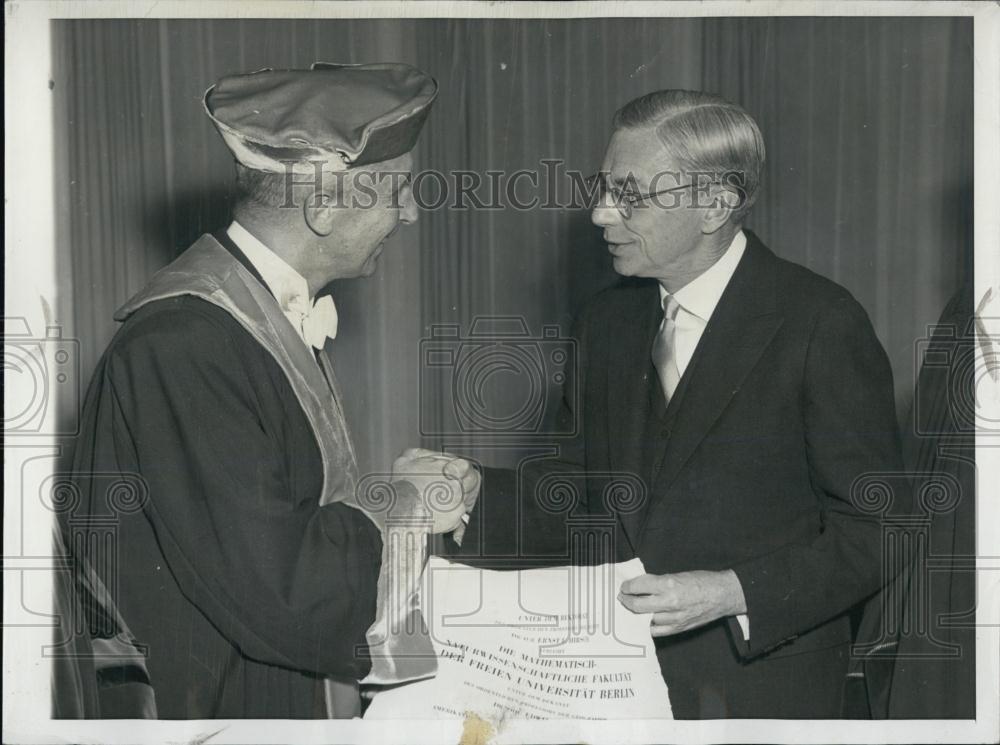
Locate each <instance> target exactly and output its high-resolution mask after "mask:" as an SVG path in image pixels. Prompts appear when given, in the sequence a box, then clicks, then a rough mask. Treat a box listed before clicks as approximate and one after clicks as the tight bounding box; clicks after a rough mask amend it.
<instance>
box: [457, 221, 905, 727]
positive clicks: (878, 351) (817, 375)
mask: <svg viewBox="0 0 1000 745" xmlns="http://www.w3.org/2000/svg"><path fill="white" fill-rule="evenodd" d="M747 239H748V240H747V248H746V252H745V254H744V256H743V258H742V259H741V261H740V263H739V265H738V266H737V268H736V270H735V272H734V274H733V277H732V279H731V280H730V282H729V284H728V286H727V287H726V290H725V292H724V293H723V295H722V298H721V299H720V301H719V304H718V306H717V307H716V309H715V312H714V314H713V315H712V318H711V320H710V321H709V323H708V325H707V327H706V329H705V332H704V334H703V335H702V337H701V339H700V341H699V343H698V346H697V348H696V350H695V353H694V356H693V358H692V360H691V362H690V364H689V365H688V367H687V369H686V371H685V373H684V375H683V376H682V378H681V380H680V383H679V385H678V388H677V390H676V392H675V393H674V395H673V397H672V398H671V400H670V404H669V406H667V405H666V404H665V402H664V398H663V394H662V391H661V389H660V386H659V382H658V379H657V375H656V371H655V369H654V367H653V365H652V362H651V359H650V350H651V346H652V342H653V339H654V337H655V334H656V332H657V329H658V326H659V323H660V321H661V319H662V315H663V312H662V309H661V307H660V298H659V293H658V290H657V286H656V282H655V281H644V280H639V281H633V280H629V281H624V282H622V283H620V284H619V285H617V286H615V287H613V288H611V289H609V290H607V291H605V292H603V293H601V294H600V295H599V296H597V297H596V298H595V299H594V300H593V301H592V302H591V303H589V304H588V306H587V308H586V309H585V310H584V312H583V313H582V315H581V317H580V318H579V319H578V322H577V324H576V327H575V330H574V332H573V337H574V338H575V340H576V342H577V357H578V363H577V365H576V367H575V369H574V370H570V373H571V374H572V373H574V372H575V373H576V374H575V375H573V376H572V378H571V380H570V383H569V384H568V385H567V388H566V395H565V397H564V406H563V409H562V417H563V418H564V421H563V422H562V423H561V426H560V427H559V429H558V430H557V431H574V432H576V435H575V436H573V437H570V438H567V439H565V440H563V441H561V442H560V445H561V453H560V458H558V459H551V460H549V461H546V460H534V461H531V462H525V463H523V464H522V465H521V467H520V468H519V470H518V472H517V473H512V472H505V471H500V470H494V469H486V470H485V474H484V480H483V487H482V493H481V496H480V498H479V501H478V503H477V505H476V508H475V510H474V511H473V514H472V516H471V522H470V526H469V528H468V530H467V532H466V534H465V537H464V539H463V542H462V546H461V549H460V553H461V555H462V556H463V558H464V559H465V560H467V561H470V562H476V563H483V564H487V565H492V566H497V567H502V566H504V565H507V566H512V565H514V564H520V565H522V566H523V565H525V564H530V563H532V562H535V563H565V562H566V561H568V560H571V561H608V560H614V559H617V560H619V561H621V560H626V559H629V558H631V557H633V556H638V557H639V558H640V559H641V560H642V561H643V564H644V566H645V568H646V571H647V572H650V573H653V574H664V573H670V572H682V571H689V570H724V569H732V570H734V571H735V572H736V575H737V576H738V578H739V580H740V583H741V585H742V587H743V591H744V594H745V596H746V603H747V609H748V615H749V619H750V639H749V642H747V641H745V640H744V638H743V634H742V631H741V630H740V628H739V626H738V625H737V623H736V621H735V618H728V619H720V620H718V621H715V622H713V623H710V624H707V625H705V626H703V627H701V628H698V629H693V630H690V631H687V632H685V633H682V634H677V635H674V636H669V637H660V638H657V639H656V640H655V644H656V649H657V655H658V658H659V661H660V665H661V669H662V671H663V676H664V678H665V679H666V682H667V684H668V687H669V690H670V698H671V704H672V709H673V714H674V716H675V717H677V718H684V719H689V718H721V717H733V718H745V717H777V718H833V717H839V716H841V712H842V709H843V696H844V687H845V685H844V684H845V676H846V673H847V663H848V658H849V653H850V651H849V644H850V642H851V624H850V620H849V617H848V615H847V613H848V611H849V609H851V608H852V606H854V605H855V604H857V603H859V602H860V601H862V600H864V599H865V598H866V597H867V596H870V595H872V594H873V593H874V592H875V591H876V590H877V589H878V588H879V586H880V584H881V583H882V579H883V578H882V576H881V569H882V567H881V548H882V526H881V515H880V514H877V513H875V512H873V511H866V505H865V504H864V502H863V501H862V502H860V503H859V502H858V501H857V495H856V494H854V489H853V486H854V483H855V480H856V479H858V477H860V476H863V475H866V474H872V473H886V472H889V473H896V474H898V473H899V472H900V471H901V470H902V464H901V455H900V446H899V438H898V433H897V431H896V415H895V405H894V395H893V385H892V373H891V369H890V367H889V362H888V359H887V358H886V355H885V352H884V351H883V349H882V347H881V345H880V344H879V342H878V340H877V338H876V336H875V333H874V331H873V329H872V327H871V324H870V323H869V321H868V318H867V316H866V314H865V312H864V310H863V309H862V308H861V306H860V305H859V304H858V303H857V301H855V300H854V298H852V297H851V296H850V294H849V293H848V292H847V291H846V290H844V289H843V288H842V287H839V286H838V285H836V284H834V283H833V282H830V281H829V280H826V279H824V278H822V277H820V276H818V275H816V274H814V273H812V272H810V271H808V270H806V269H805V268H803V267H801V266H797V265H795V264H793V263H791V262H788V261H784V260H782V259H779V258H778V257H776V256H775V255H774V254H773V253H772V252H771V251H770V250H768V249H767V248H766V247H765V246H764V245H763V244H762V243H761V242H760V240H759V239H758V238H757V237H756V236H754V235H753V234H752V233H749V232H748V233H747ZM553 472H563V473H564V474H566V476H565V477H564V478H563V483H568V484H571V485H572V486H571V488H569V489H566V488H563V487H561V486H559V485H558V480H553V479H551V478H550V477H549V475H550V474H552V473H553ZM573 474H576V475H575V476H574V475H573ZM546 479H548V480H546ZM614 484H618V485H619V488H615V487H614ZM609 486H610V487H611V488H609ZM574 489H575V495H574ZM567 495H570V496H567ZM896 496H897V497H898V498H899V500H901V501H902V502H907V501H908V500H909V495H908V493H907V491H906V489H905V488H903V489H901V491H900V493H899V494H898V495H896ZM598 518H599V519H598ZM606 518H607V519H609V520H610V532H609V533H607V543H606V544H605V545H606V546H607V547H608V549H607V550H605V551H594V552H590V555H586V556H581V555H574V550H575V549H574V548H573V546H574V545H576V546H581V545H585V543H584V542H582V541H577V542H576V543H575V544H574V543H573V542H572V541H568V540H567V539H568V538H569V537H570V536H571V535H573V533H574V531H577V535H582V534H584V533H586V532H588V531H589V532H590V534H596V531H597V529H598V528H599V527H600V524H601V522H602V521H604V520H605V519H606ZM592 545H594V546H600V541H593V543H592ZM540 557H541V558H540Z"/></svg>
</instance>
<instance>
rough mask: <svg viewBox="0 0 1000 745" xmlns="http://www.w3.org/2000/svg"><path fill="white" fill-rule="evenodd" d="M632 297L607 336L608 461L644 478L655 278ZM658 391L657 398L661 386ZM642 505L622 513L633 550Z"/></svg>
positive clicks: (658, 312) (658, 311)
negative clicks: (608, 354) (609, 358)
mask: <svg viewBox="0 0 1000 745" xmlns="http://www.w3.org/2000/svg"><path fill="white" fill-rule="evenodd" d="M631 301H632V302H631V303H630V304H629V305H628V306H627V307H626V308H625V310H624V311H623V312H622V313H621V314H620V315H619V317H618V318H616V319H615V323H614V325H613V326H612V329H611V336H610V338H609V340H608V344H609V348H610V349H611V350H612V354H611V362H610V364H609V365H608V381H607V383H608V410H609V412H610V422H609V425H610V426H609V436H610V449H611V464H612V468H613V469H614V470H615V471H618V472H623V473H630V474H635V475H637V476H638V477H639V478H641V479H642V480H643V482H644V483H647V482H648V475H649V468H650V466H651V461H650V458H649V456H650V453H649V448H648V445H647V444H646V438H647V436H648V431H649V421H650V418H651V415H652V414H653V411H654V409H653V408H652V407H651V406H650V399H651V397H652V396H653V395H654V394H655V392H656V391H658V390H659V388H660V385H659V381H658V379H657V377H656V370H655V369H654V368H653V362H652V359H651V358H650V350H651V348H652V345H653V337H654V336H655V335H656V332H657V329H658V328H659V325H660V321H661V319H662V317H663V311H662V308H661V306H660V295H659V291H658V290H657V285H656V283H655V282H649V283H648V284H644V285H643V286H640V287H638V288H636V291H635V292H634V293H633V294H632V297H631ZM659 395H660V401H661V402H662V400H663V398H662V397H663V394H662V392H661V393H660V394H659ZM661 405H662V404H661ZM647 501H648V499H647ZM644 510H645V506H644V507H643V508H640V509H639V510H638V511H636V512H632V513H628V514H624V515H621V522H622V527H623V529H624V531H625V534H626V537H627V538H628V539H629V541H630V543H631V544H632V548H633V550H634V549H635V548H636V547H637V545H638V544H637V542H636V541H635V538H636V537H637V536H638V529H639V526H640V525H641V521H642V516H643V514H644Z"/></svg>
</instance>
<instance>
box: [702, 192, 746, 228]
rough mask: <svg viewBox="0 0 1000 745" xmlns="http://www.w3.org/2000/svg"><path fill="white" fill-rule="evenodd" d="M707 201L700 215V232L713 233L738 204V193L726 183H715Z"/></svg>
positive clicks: (730, 215) (725, 221) (726, 220)
mask: <svg viewBox="0 0 1000 745" xmlns="http://www.w3.org/2000/svg"><path fill="white" fill-rule="evenodd" d="M709 202H710V206H709V207H707V208H706V209H705V210H704V212H703V213H702V217H701V232H702V233H705V234H711V233H714V232H716V231H717V230H719V229H720V228H721V227H722V226H723V225H725V224H726V223H728V222H729V218H730V217H732V215H733V213H734V212H735V211H736V210H737V209H738V208H739V206H740V195H739V194H738V193H737V192H736V190H735V189H733V188H732V187H730V186H729V185H727V184H715V185H713V186H712V191H711V194H710V198H709Z"/></svg>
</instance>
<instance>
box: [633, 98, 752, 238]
mask: <svg viewBox="0 0 1000 745" xmlns="http://www.w3.org/2000/svg"><path fill="white" fill-rule="evenodd" d="M613 125H614V128H615V129H616V130H617V129H645V128H650V129H654V130H655V131H656V134H657V136H658V137H659V138H660V142H662V143H663V146H664V147H665V148H666V149H667V152H669V153H670V155H671V156H672V157H673V158H674V159H675V160H676V161H677V164H678V165H679V166H680V167H681V168H684V169H686V170H689V171H693V172H695V173H706V174H713V178H715V179H719V180H722V181H723V183H724V184H725V185H727V186H728V187H730V188H732V189H734V190H736V191H737V193H738V194H739V196H740V201H739V204H738V207H737V208H736V210H735V212H734V213H733V216H732V220H733V221H734V222H736V223H738V224H739V223H742V222H743V220H744V218H746V216H747V213H749V212H750V208H751V207H753V203H754V201H755V200H756V198H757V188H758V187H759V186H760V179H761V174H762V171H763V169H764V138H763V137H762V136H761V134H760V129H759V128H758V127H757V122H755V121H754V120H753V118H752V117H751V116H750V115H749V114H748V113H747V112H746V111H744V110H743V109H742V108H741V107H740V106H737V105H736V104H734V103H731V102H729V101H727V100H726V99H724V98H722V97H721V96H717V95H715V94H713V93H705V92H703V91H685V90H663V91H654V92H653V93H647V94H646V95H644V96H640V97H639V98H636V99H635V100H633V101H629V102H628V103H627V104H625V105H624V106H622V107H621V108H620V109H618V111H617V112H615V117H614V120H613Z"/></svg>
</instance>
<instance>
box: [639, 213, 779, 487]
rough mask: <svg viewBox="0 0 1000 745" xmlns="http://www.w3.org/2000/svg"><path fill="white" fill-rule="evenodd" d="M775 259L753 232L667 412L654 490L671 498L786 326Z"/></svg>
mask: <svg viewBox="0 0 1000 745" xmlns="http://www.w3.org/2000/svg"><path fill="white" fill-rule="evenodd" d="M773 260H774V255H773V254H772V253H771V252H770V251H769V250H768V249H767V248H765V247H764V245H763V244H762V243H760V241H759V240H758V239H757V237H756V236H754V235H753V234H752V233H750V232H749V231H748V232H747V249H746V253H744V255H743V258H742V259H741V260H740V263H739V265H738V266H737V267H736V271H735V272H734V273H733V277H732V279H731V280H730V282H729V285H728V286H727V287H726V290H725V292H724V293H723V295H722V297H721V298H720V300H719V304H718V306H716V308H715V312H714V313H713V314H712V318H711V319H710V320H709V322H708V325H707V326H706V327H705V332H704V334H702V337H701V340H700V341H699V342H698V347H697V349H696V350H695V354H694V357H692V359H691V362H690V364H689V365H688V368H687V370H686V371H685V373H684V376H683V378H682V381H681V384H680V386H679V387H678V391H677V394H675V395H674V396H673V398H672V399H671V401H670V406H669V407H668V409H667V411H666V419H667V420H668V424H667V426H668V427H669V429H670V437H669V441H668V444H667V446H666V448H665V449H664V450H663V452H662V453H661V458H660V460H659V463H658V464H657V465H656V466H654V469H653V479H652V484H653V485H654V486H655V487H656V492H657V493H660V494H662V493H663V492H665V491H666V490H667V489H668V488H669V486H670V485H671V483H672V482H673V480H674V479H675V478H676V477H677V474H678V473H679V472H680V470H681V468H682V467H683V466H684V464H685V463H686V462H687V460H688V459H689V458H690V457H691V455H692V454H693V453H694V452H695V450H696V449H697V448H698V446H699V445H700V444H701V442H702V440H704V438H705V436H706V435H707V434H708V432H709V430H711V428H712V426H713V425H714V424H715V422H716V421H717V420H718V418H719V417H720V416H721V415H722V412H723V411H724V410H725V408H726V407H727V406H728V405H729V402H730V401H731V400H732V398H733V396H734V395H735V394H736V393H737V392H738V391H739V389H740V386H741V385H742V383H743V381H744V379H745V378H746V376H747V375H748V374H749V373H750V371H751V370H752V369H753V367H754V365H756V364H757V361H758V360H759V359H760V357H761V355H762V354H763V353H764V350H765V349H766V347H767V345H768V344H769V343H770V342H771V339H773V338H774V335H775V333H776V332H777V330H778V328H779V327H780V326H781V324H782V318H781V316H780V315H779V314H778V313H777V310H776V307H775V291H776V288H775V286H774V279H773V274H772V272H771V271H770V270H769V266H768V265H769V264H770V262H772V261H773Z"/></svg>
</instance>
